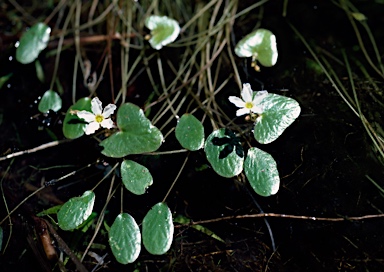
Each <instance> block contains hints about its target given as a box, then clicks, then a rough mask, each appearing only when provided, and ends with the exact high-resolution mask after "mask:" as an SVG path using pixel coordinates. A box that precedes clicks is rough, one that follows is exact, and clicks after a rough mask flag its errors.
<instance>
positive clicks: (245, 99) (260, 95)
mask: <svg viewBox="0 0 384 272" xmlns="http://www.w3.org/2000/svg"><path fill="white" fill-rule="evenodd" d="M267 95H268V92H267V91H259V92H257V93H256V95H255V97H254V98H253V99H252V96H253V91H252V89H251V85H250V84H249V83H245V84H243V90H242V91H241V98H242V99H240V98H239V97H236V96H230V97H229V98H228V99H229V101H230V102H231V103H233V104H235V105H236V107H238V108H241V109H238V110H237V111H236V116H241V115H244V114H247V113H251V112H254V113H257V114H261V113H262V112H263V107H262V106H260V102H261V100H263V99H264V98H265V97H266V96H267Z"/></svg>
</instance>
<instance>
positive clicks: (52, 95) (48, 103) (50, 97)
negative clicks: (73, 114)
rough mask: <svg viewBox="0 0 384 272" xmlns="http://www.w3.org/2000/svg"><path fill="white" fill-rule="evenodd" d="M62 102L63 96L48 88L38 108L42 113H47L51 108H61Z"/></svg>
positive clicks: (55, 109)
mask: <svg viewBox="0 0 384 272" xmlns="http://www.w3.org/2000/svg"><path fill="white" fill-rule="evenodd" d="M61 103H62V102H61V98H60V96H59V95H58V93H57V92H54V91H52V90H48V91H46V92H45V93H44V95H43V97H42V98H41V100H40V102H39V106H38V109H39V111H40V112H41V113H46V112H48V111H49V110H53V111H55V112H57V111H59V110H60V109H61Z"/></svg>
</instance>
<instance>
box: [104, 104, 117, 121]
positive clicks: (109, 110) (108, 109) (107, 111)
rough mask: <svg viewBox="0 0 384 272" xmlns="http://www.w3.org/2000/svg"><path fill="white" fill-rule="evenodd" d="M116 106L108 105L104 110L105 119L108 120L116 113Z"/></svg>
mask: <svg viewBox="0 0 384 272" xmlns="http://www.w3.org/2000/svg"><path fill="white" fill-rule="evenodd" d="M115 109H116V105H114V104H108V105H107V106H106V107H105V108H104V110H103V117H104V118H108V117H109V116H111V114H112V113H113V112H114V111H115Z"/></svg>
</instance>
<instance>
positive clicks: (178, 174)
mask: <svg viewBox="0 0 384 272" xmlns="http://www.w3.org/2000/svg"><path fill="white" fill-rule="evenodd" d="M188 158H189V153H188V155H187V157H185V160H184V163H183V165H182V166H181V168H180V171H179V173H177V176H176V178H175V180H174V181H173V182H172V185H171V187H170V188H169V189H168V192H167V194H166V195H165V197H164V199H163V201H162V202H165V200H166V199H167V197H168V195H169V193H170V192H171V191H172V188H173V186H175V184H176V181H177V180H178V179H179V177H180V175H181V172H182V171H183V169H184V167H185V164H186V163H187V161H188Z"/></svg>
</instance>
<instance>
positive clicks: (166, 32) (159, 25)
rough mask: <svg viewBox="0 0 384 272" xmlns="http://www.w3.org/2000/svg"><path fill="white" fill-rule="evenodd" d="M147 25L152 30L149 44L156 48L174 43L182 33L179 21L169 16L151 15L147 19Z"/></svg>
mask: <svg viewBox="0 0 384 272" xmlns="http://www.w3.org/2000/svg"><path fill="white" fill-rule="evenodd" d="M145 26H146V27H147V28H149V29H150V30H151V38H150V39H149V44H150V45H151V46H152V48H154V49H156V50H160V49H161V48H162V47H163V46H165V45H167V44H170V43H172V42H173V41H174V40H176V38H177V36H179V33H180V26H179V23H178V22H177V21H175V20H173V19H171V18H168V17H167V16H157V15H151V16H149V17H148V18H147V19H146V20H145Z"/></svg>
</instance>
